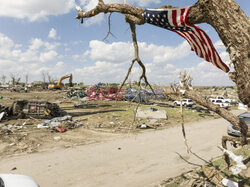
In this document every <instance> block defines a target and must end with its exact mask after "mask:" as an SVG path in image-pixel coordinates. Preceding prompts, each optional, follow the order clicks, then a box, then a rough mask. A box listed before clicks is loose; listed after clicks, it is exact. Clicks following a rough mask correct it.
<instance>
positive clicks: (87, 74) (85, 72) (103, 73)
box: [73, 61, 126, 84]
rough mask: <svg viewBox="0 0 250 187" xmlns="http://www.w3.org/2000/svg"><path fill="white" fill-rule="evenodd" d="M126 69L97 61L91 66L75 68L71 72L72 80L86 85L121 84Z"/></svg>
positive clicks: (119, 65)
mask: <svg viewBox="0 0 250 187" xmlns="http://www.w3.org/2000/svg"><path fill="white" fill-rule="evenodd" d="M125 71H126V69H125V68H124V67H123V66H122V65H121V64H113V63H109V62H105V61H97V62H96V63H95V64H94V65H92V66H87V67H84V68H76V69H75V70H74V71H73V75H74V77H75V78H74V80H76V81H83V82H85V83H88V84H96V83H98V82H121V81H122V79H123V76H121V75H125Z"/></svg>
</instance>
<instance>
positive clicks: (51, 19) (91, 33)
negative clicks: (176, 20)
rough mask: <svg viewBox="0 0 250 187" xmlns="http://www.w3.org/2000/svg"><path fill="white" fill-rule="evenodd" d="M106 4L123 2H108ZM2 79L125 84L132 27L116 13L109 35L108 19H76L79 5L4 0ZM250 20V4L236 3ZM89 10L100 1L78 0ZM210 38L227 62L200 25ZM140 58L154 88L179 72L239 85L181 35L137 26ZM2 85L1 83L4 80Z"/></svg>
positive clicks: (142, 0)
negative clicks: (64, 78)
mask: <svg viewBox="0 0 250 187" xmlns="http://www.w3.org/2000/svg"><path fill="white" fill-rule="evenodd" d="M104 1H105V2H106V3H110V2H119V3H123V0H104ZM0 2H1V6H0V78H1V76H2V75H5V76H7V79H9V75H10V74H15V75H16V76H19V77H22V80H23V81H24V77H25V75H28V76H29V82H31V81H37V80H42V76H41V75H42V74H43V73H45V74H47V73H48V74H49V75H50V76H52V77H53V78H54V79H58V78H60V77H61V76H64V75H66V74H69V73H72V74H73V80H74V81H76V82H84V83H85V84H96V83H98V82H117V83H120V82H121V81H122V80H123V79H124V76H125V74H126V72H127V68H128V67H129V64H130V62H131V60H132V59H133V46H132V43H131V33H130V30H129V25H128V24H126V23H125V22H124V16H123V15H120V14H117V13H114V14H113V15H112V17H111V31H112V33H113V34H114V35H115V36H116V37H115V38H114V37H112V36H109V38H108V39H107V40H108V41H103V38H104V37H105V35H106V33H107V31H108V25H107V15H104V14H101V15H99V16H97V17H95V18H91V19H87V20H84V24H81V25H79V22H78V20H76V19H75V16H76V14H77V11H76V10H75V8H74V6H75V1H74V0H53V1H50V0H16V1H13V0H0ZM195 2H196V0H177V1H176V0H168V1H164V0H127V4H131V5H135V6H140V7H143V8H155V7H159V6H161V5H164V4H170V5H173V6H176V7H182V6H190V5H193V4H194V3H195ZM236 2H238V3H239V5H240V6H241V8H242V9H243V10H244V11H245V13H246V14H247V15H249V13H250V8H249V7H250V1H249V0H236ZM76 3H77V4H78V5H79V6H81V7H82V8H83V10H85V11H86V10H89V9H90V8H93V7H94V6H95V5H96V4H97V0H78V1H76ZM199 26H200V27H202V28H203V29H204V30H205V31H206V32H207V34H208V35H209V36H210V38H211V40H212V41H213V43H214V45H215V47H216V48H217V51H218V53H219V54H220V56H221V58H222V60H223V61H224V62H225V63H229V56H228V54H227V52H226V51H225V48H224V46H223V44H222V43H221V41H220V39H219V37H218V35H217V33H216V32H215V30H214V29H213V28H212V27H211V26H209V25H207V24H200V25H199ZM137 39H138V42H139V47H140V48H139V50H140V58H141V60H142V61H143V62H144V64H145V65H146V67H147V77H148V79H149V81H150V82H151V83H152V84H158V85H159V84H160V85H169V84H170V83H172V82H173V81H175V80H178V74H179V72H180V71H183V70H184V69H187V70H189V71H190V72H191V76H192V77H193V79H194V80H193V83H194V85H234V83H233V82H232V81H230V80H229V78H228V76H227V74H226V73H224V72H223V71H221V70H218V69H217V68H215V67H214V66H213V65H212V64H211V63H208V62H205V61H204V60H203V59H201V58H199V57H197V56H196V55H195V54H194V52H191V51H190V46H189V45H188V44H187V42H186V41H185V40H184V39H183V38H181V37H179V36H178V35H177V34H175V33H172V32H170V31H167V30H164V29H161V28H159V27H154V26H152V25H149V24H145V25H143V26H137ZM140 72H141V71H140V68H139V67H138V66H135V67H134V69H133V72H132V75H131V76H130V78H129V80H131V81H133V80H138V77H139V75H140ZM0 82H1V79H0Z"/></svg>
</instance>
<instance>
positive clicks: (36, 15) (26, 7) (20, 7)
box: [0, 0, 75, 21]
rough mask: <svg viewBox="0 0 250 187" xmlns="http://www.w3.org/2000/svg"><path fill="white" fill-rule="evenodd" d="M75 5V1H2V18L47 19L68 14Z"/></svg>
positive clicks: (0, 7) (0, 14) (0, 11)
mask: <svg viewBox="0 0 250 187" xmlns="http://www.w3.org/2000/svg"><path fill="white" fill-rule="evenodd" d="M74 5H75V1H74V0H67V1H65V0H53V1H50V0H42V1H41V0H17V1H15V3H13V1H10V0H1V6H0V16H4V17H13V18H19V19H23V18H27V19H28V20H29V21H36V20H39V19H47V18H48V16H50V15H54V16H56V15H60V14H66V13H68V12H69V11H70V10H71V9H72V8H73V7H74Z"/></svg>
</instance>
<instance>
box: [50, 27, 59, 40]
mask: <svg viewBox="0 0 250 187" xmlns="http://www.w3.org/2000/svg"><path fill="white" fill-rule="evenodd" d="M48 38H51V39H54V40H56V39H59V37H58V36H57V32H56V29H54V28H51V30H50V31H49V34H48Z"/></svg>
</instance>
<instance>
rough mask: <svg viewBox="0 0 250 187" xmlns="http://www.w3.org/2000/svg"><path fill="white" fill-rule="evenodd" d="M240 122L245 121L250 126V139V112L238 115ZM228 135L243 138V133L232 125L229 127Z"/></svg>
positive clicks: (249, 127)
mask: <svg viewBox="0 0 250 187" xmlns="http://www.w3.org/2000/svg"><path fill="white" fill-rule="evenodd" d="M238 118H239V119H240V120H243V121H244V122H245V123H246V124H247V125H248V133H247V136H248V137H250V112H244V113H241V114H239V115H238ZM227 134H228V135H233V136H241V132H240V131H239V130H238V129H237V128H236V127H235V126H233V125H232V124H231V123H229V124H228V126H227Z"/></svg>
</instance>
